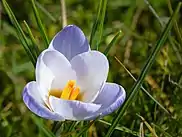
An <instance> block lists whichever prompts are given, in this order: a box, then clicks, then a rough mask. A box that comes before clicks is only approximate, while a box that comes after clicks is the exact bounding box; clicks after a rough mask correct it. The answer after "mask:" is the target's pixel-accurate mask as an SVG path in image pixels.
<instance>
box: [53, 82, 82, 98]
mask: <svg viewBox="0 0 182 137" xmlns="http://www.w3.org/2000/svg"><path fill="white" fill-rule="evenodd" d="M79 93H80V88H79V87H78V86H76V81H75V80H69V81H68V82H67V84H66V86H65V87H64V88H63V90H60V89H51V90H50V91H49V96H50V95H51V96H55V97H58V98H62V99H66V100H76V99H78V98H79Z"/></svg>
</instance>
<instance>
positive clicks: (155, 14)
mask: <svg viewBox="0 0 182 137" xmlns="http://www.w3.org/2000/svg"><path fill="white" fill-rule="evenodd" d="M144 1H145V3H146V4H147V5H148V7H149V9H150V11H151V12H152V13H153V15H154V16H155V17H156V19H157V20H158V21H159V23H160V25H161V27H162V28H163V27H164V23H163V22H162V21H161V19H160V17H159V16H158V14H157V12H156V11H155V9H154V8H153V7H152V5H151V4H150V3H149V1H148V0H144ZM169 3H170V2H168V4H169ZM169 10H172V9H171V7H170V4H169ZM171 12H173V11H171ZM177 29H178V26H177ZM177 29H176V30H177ZM178 33H179V32H178ZM179 35H180V34H179ZM168 40H169V43H170V45H171V47H172V49H173V51H174V52H175V53H176V54H175V55H176V57H177V59H178V60H179V62H180V64H182V56H181V54H180V53H179V51H178V49H177V47H176V45H175V44H174V43H173V40H172V37H171V36H170V35H169V36H168Z"/></svg>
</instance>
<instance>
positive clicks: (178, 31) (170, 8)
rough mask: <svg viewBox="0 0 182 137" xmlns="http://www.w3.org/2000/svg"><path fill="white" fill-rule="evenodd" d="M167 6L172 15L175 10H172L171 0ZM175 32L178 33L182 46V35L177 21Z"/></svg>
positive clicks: (175, 22)
mask: <svg viewBox="0 0 182 137" xmlns="http://www.w3.org/2000/svg"><path fill="white" fill-rule="evenodd" d="M167 5H168V9H169V12H170V14H171V15H172V14H173V9H172V5H171V1H170V0H167ZM174 31H175V33H176V36H177V39H178V41H179V43H180V44H181V45H182V35H181V32H180V29H179V26H178V23H177V21H176V20H175V21H174Z"/></svg>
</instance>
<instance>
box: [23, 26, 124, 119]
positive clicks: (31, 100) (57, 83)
mask: <svg viewBox="0 0 182 137" xmlns="http://www.w3.org/2000/svg"><path fill="white" fill-rule="evenodd" d="M108 71H109V63H108V60H107V58H106V56H105V55H104V54H102V53H101V52H99V51H95V50H90V46H89V43H88V40H87V39H86V37H85V36H84V34H83V32H82V31H81V30H80V28H78V27H77V26H75V25H68V26H66V27H65V28H64V29H63V30H62V31H61V32H59V33H58V34H56V36H55V37H54V38H53V40H52V41H51V43H50V45H49V47H48V49H46V50H44V51H43V52H42V53H41V54H40V55H39V57H38V59H37V63H36V81H31V82H29V83H28V84H27V85H26V86H25V88H24V90H23V100H24V102H25V104H26V106H27V107H28V108H29V109H30V110H31V111H32V112H34V113H35V114H36V115H38V116H40V117H43V118H46V119H51V120H56V121H63V120H65V119H67V120H92V119H95V118H96V117H98V116H101V117H102V116H105V115H107V114H110V113H111V112H113V111H114V110H116V109H117V108H118V107H119V106H121V105H122V103H123V102H124V100H125V96H126V93H125V90H124V88H123V87H122V86H120V85H118V84H115V83H108V82H106V80H107V75H108Z"/></svg>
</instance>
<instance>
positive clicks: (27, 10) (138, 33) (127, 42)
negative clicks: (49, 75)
mask: <svg viewBox="0 0 182 137" xmlns="http://www.w3.org/2000/svg"><path fill="white" fill-rule="evenodd" d="M149 2H150V5H148V4H147V3H146V1H143V0H136V1H135V0H112V1H111V0H108V3H107V10H106V15H105V20H104V29H103V37H102V40H101V43H100V47H99V50H100V51H101V52H104V50H105V48H106V47H107V45H109V43H110V42H111V40H112V39H113V38H114V36H115V35H116V34H117V33H118V32H119V31H120V30H121V31H122V37H121V38H120V39H119V40H118V41H117V43H116V44H114V46H113V47H112V48H111V50H110V51H109V53H108V60H109V63H110V71H109V76H108V81H110V82H115V83H118V84H121V85H122V86H123V87H124V88H125V89H126V92H127V95H129V94H130V93H129V92H130V89H131V88H132V86H133V85H134V80H133V79H132V78H131V76H130V75H129V74H128V73H127V71H126V70H125V69H124V68H123V67H122V66H121V64H119V63H118V61H117V59H119V60H120V62H122V63H123V64H124V66H125V67H126V68H127V69H128V70H129V71H130V72H131V73H132V75H133V76H135V77H136V78H138V77H139V75H140V72H141V70H142V67H143V66H144V64H145V62H146V60H147V58H148V57H149V54H150V53H151V51H152V48H153V47H154V46H155V44H156V42H157V40H159V38H160V36H161V33H162V31H163V30H164V27H161V24H160V22H161V23H162V24H163V26H165V25H166V23H167V22H168V20H169V18H170V16H171V13H172V12H171V9H170V4H169V3H170V0H150V1H149ZM7 3H8V4H9V5H10V7H11V9H12V11H13V13H14V14H15V16H16V18H17V20H18V21H19V23H20V25H21V27H22V29H23V30H24V32H25V35H26V36H27V37H29V35H28V32H27V29H26V27H25V25H24V23H23V21H24V20H25V21H26V22H27V23H28V25H29V27H30V29H31V31H32V33H33V36H34V37H35V40H36V43H37V45H38V47H39V49H40V50H43V49H44V47H45V46H44V40H43V39H42V37H41V33H40V30H39V28H38V26H37V23H36V18H35V17H34V13H33V9H32V6H31V1H29V0H14V1H11V0H7ZM177 3H178V1H171V6H172V9H173V10H175V8H176V6H177ZM98 5H99V1H98V0H87V1H86V0H77V1H75V0H67V1H66V8H67V19H68V20H67V21H68V24H75V25H77V26H79V27H80V28H81V29H82V30H83V32H84V33H85V35H86V36H87V38H88V39H90V35H91V31H92V26H93V23H94V21H95V20H96V17H97V9H98V8H97V7H98ZM36 6H37V9H38V11H39V14H40V18H41V20H42V23H43V25H44V26H45V30H46V33H47V36H48V38H49V40H51V39H52V37H53V36H54V35H55V34H56V33H57V32H58V31H60V30H61V29H62V20H61V5H60V1H59V0H39V1H37V2H36ZM151 8H152V9H153V10H155V11H156V13H157V14H154V13H153V12H152V11H151ZM156 15H157V16H158V19H157V18H156ZM181 23H182V20H181V12H180V11H179V12H178V16H177V18H176V24H175V25H174V27H173V28H172V29H171V31H170V36H169V37H170V38H168V40H167V41H166V42H165V43H164V44H163V46H162V48H161V50H160V52H159V54H158V56H157V57H156V58H155V62H154V64H153V66H152V68H151V70H150V72H149V73H148V74H147V76H146V78H145V80H144V83H143V87H144V88H145V89H146V90H147V91H148V92H149V93H150V94H151V95H152V96H153V97H154V98H155V99H156V100H157V101H158V102H159V103H160V104H161V105H162V106H163V107H164V108H165V109H166V110H167V111H168V112H169V113H166V112H165V111H164V110H163V109H162V108H161V107H159V106H158V105H157V104H156V103H155V102H154V100H152V99H151V98H149V97H148V96H147V95H146V94H145V93H144V92H143V91H142V90H141V91H139V94H138V95H137V98H135V99H134V100H133V102H131V105H130V106H129V108H128V109H127V110H126V111H125V114H124V116H123V117H122V119H121V121H120V123H119V124H118V126H117V129H116V130H115V131H114V133H113V134H112V135H111V136H112V137H119V136H123V137H132V136H141V137H142V135H144V136H149V137H153V136H154V137H156V136H158V137H163V136H164V137H166V136H169V137H171V136H172V137H180V136H182V125H181V123H182V121H181V120H182V113H181V111H182V105H181V101H182V69H181V68H182V47H181V45H182V43H181V42H182V39H181V37H180V35H179V34H181V33H182V31H181ZM176 26H177V28H179V29H176ZM96 36H97V35H96ZM97 41H98V39H97V37H96V38H95V39H94V40H93V42H92V48H95V45H96V44H97ZM116 58H117V59H116ZM34 79H35V77H34V66H33V65H32V63H31V62H30V59H29V58H28V56H27V54H26V52H25V51H24V49H23V47H22V45H21V44H20V41H19V38H18V35H17V33H16V29H15V27H14V25H13V24H12V22H11V21H10V19H9V17H8V14H7V12H6V11H5V10H4V8H3V6H2V2H1V8H0V137H1V136H2V137H10V136H11V137H32V136H38V137H43V136H50V135H49V134H50V133H49V130H51V128H52V125H53V122H52V121H48V120H44V119H41V118H39V117H37V116H35V115H34V114H32V112H30V111H29V110H28V109H27V108H26V106H25V105H24V103H23V100H22V96H21V94H22V89H23V87H24V86H25V84H26V83H27V82H29V81H31V80H34ZM116 116H117V113H116V112H114V113H112V114H111V115H109V116H106V117H104V119H103V120H104V121H96V122H95V123H94V124H93V125H92V126H91V127H90V128H89V130H88V136H89V137H92V136H93V137H104V136H105V135H106V133H107V131H108V127H109V126H108V124H107V123H105V122H106V121H107V122H109V123H111V122H112V119H113V118H114V117H116ZM141 116H142V117H141ZM71 124H72V122H70V121H66V122H65V123H64V124H62V126H61V129H60V131H61V134H62V136H64V135H65V136H69V135H68V134H67V133H72V132H70V131H68V128H69V126H70V125H71ZM86 124H87V123H85V122H84V123H83V122H80V123H78V125H77V126H76V127H75V129H74V130H73V134H72V136H76V134H75V133H79V131H80V129H82V126H84V125H86ZM47 132H48V133H47ZM59 135H60V134H59ZM84 136H86V135H84Z"/></svg>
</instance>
